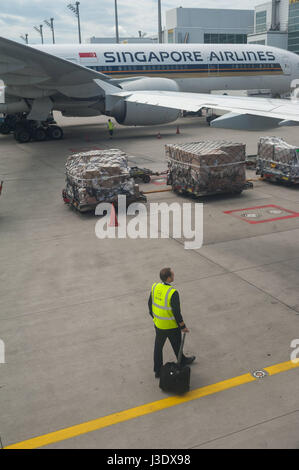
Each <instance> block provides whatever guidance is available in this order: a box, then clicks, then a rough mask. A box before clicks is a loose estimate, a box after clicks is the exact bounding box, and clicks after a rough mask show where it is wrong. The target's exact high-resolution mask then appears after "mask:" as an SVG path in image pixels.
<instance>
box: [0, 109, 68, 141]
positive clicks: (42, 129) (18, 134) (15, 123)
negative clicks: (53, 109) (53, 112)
mask: <svg viewBox="0 0 299 470" xmlns="http://www.w3.org/2000/svg"><path fill="white" fill-rule="evenodd" d="M55 124H56V123H55V121H54V120H53V118H51V119H48V120H47V121H46V122H42V123H40V122H37V121H31V120H29V119H26V115H7V116H6V117H5V119H4V122H3V123H2V124H1V125H0V134H10V133H13V134H14V137H15V139H16V141H17V142H19V143H20V144H27V143H28V142H31V141H35V142H44V141H45V140H61V139H62V138H63V130H62V129H61V128H60V127H58V126H56V125H55Z"/></svg>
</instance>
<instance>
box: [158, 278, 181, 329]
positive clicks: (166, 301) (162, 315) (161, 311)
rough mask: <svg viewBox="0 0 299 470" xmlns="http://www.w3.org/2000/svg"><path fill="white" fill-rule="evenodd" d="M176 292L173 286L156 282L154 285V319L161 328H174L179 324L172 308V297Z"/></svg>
mask: <svg viewBox="0 0 299 470" xmlns="http://www.w3.org/2000/svg"><path fill="white" fill-rule="evenodd" d="M175 292H176V289H175V288H174V287H172V286H167V285H165V284H161V283H156V284H154V285H153V286H152V312H153V317H154V318H153V320H154V323H155V325H156V327H157V328H159V329H160V330H173V329H175V328H178V324H177V322H176V319H175V317H174V315H173V312H172V308H171V298H172V296H173V294H174V293H175Z"/></svg>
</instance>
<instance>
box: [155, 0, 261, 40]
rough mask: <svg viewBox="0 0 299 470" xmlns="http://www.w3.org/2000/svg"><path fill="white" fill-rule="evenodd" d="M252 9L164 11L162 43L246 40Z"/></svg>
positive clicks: (250, 23) (250, 24)
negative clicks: (164, 22) (164, 24)
mask: <svg viewBox="0 0 299 470" xmlns="http://www.w3.org/2000/svg"><path fill="white" fill-rule="evenodd" d="M253 24H254V10H230V9H218V8H217V9H216V8H182V7H180V8H174V9H172V10H168V11H167V12H166V28H165V30H164V32H163V36H164V37H163V42H165V43H193V44H194V43H197V44H209V43H213V44H219V43H220V44H246V43H247V34H248V33H249V32H250V30H252V28H253Z"/></svg>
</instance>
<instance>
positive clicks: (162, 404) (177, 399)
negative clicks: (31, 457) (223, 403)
mask: <svg viewBox="0 0 299 470" xmlns="http://www.w3.org/2000/svg"><path fill="white" fill-rule="evenodd" d="M296 368H299V362H298V363H294V362H292V361H288V362H283V363H280V364H275V365H273V366H269V367H265V368H263V370H265V371H266V372H267V373H268V377H266V378H265V380H267V379H268V378H269V377H271V376H273V375H276V374H280V373H282V372H286V371H290V370H293V369H296ZM252 382H260V379H256V378H254V377H253V376H252V374H251V373H247V374H244V375H240V376H238V377H234V378H231V379H228V380H224V381H222V382H218V383H215V384H213V385H208V386H205V387H202V388H199V389H196V390H193V391H190V392H188V393H186V394H185V395H183V396H173V397H168V398H164V399H162V400H158V401H155V402H152V403H147V404H145V405H141V406H138V407H136V408H131V409H127V410H124V411H120V412H117V413H113V414H110V415H107V416H104V417H102V418H98V419H95V420H92V421H88V422H85V423H81V424H78V425H74V426H70V427H68V428H65V429H61V430H59V431H55V432H51V433H49V434H44V435H42V436H38V437H34V438H32V439H28V440H25V441H22V442H18V443H16V444H10V445H8V446H6V447H4V449H7V450H12V449H38V448H41V447H45V446H47V445H51V444H55V443H57V442H61V441H65V440H68V439H72V438H74V437H78V436H80V435H85V434H88V433H90V432H93V431H99V430H100V429H104V428H107V427H108V426H112V425H114V424H119V423H123V422H127V421H130V420H132V419H136V418H139V417H141V416H146V415H149V414H152V413H155V412H158V411H162V410H165V409H169V408H172V407H174V406H178V405H182V404H183V403H188V402H191V401H194V400H198V399H199V398H203V397H206V396H209V395H214V394H216V393H220V392H223V391H225V390H229V389H232V388H235V387H239V386H241V385H244V384H248V383H252Z"/></svg>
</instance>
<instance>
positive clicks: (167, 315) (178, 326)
mask: <svg viewBox="0 0 299 470" xmlns="http://www.w3.org/2000/svg"><path fill="white" fill-rule="evenodd" d="M160 278H161V281H162V283H156V284H154V285H153V286H152V289H151V294H150V297H149V301H148V306H149V313H150V315H151V317H152V318H153V320H154V324H155V330H156V341H155V351H154V372H155V377H156V378H159V377H160V370H161V367H162V365H163V347H164V344H165V342H166V340H167V338H168V339H169V341H170V343H171V346H172V348H173V350H174V353H175V355H176V357H178V354H179V350H180V347H181V341H182V332H183V333H189V330H188V328H187V327H186V325H185V322H184V320H183V317H182V314H181V307H180V297H179V293H178V291H177V290H176V289H175V288H174V287H172V286H171V283H172V282H173V281H174V272H173V271H172V269H171V268H164V269H162V271H161V272H160ZM195 359H196V358H195V356H191V357H186V356H184V354H183V357H182V365H183V366H186V365H189V364H192V362H194V361H195Z"/></svg>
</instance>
